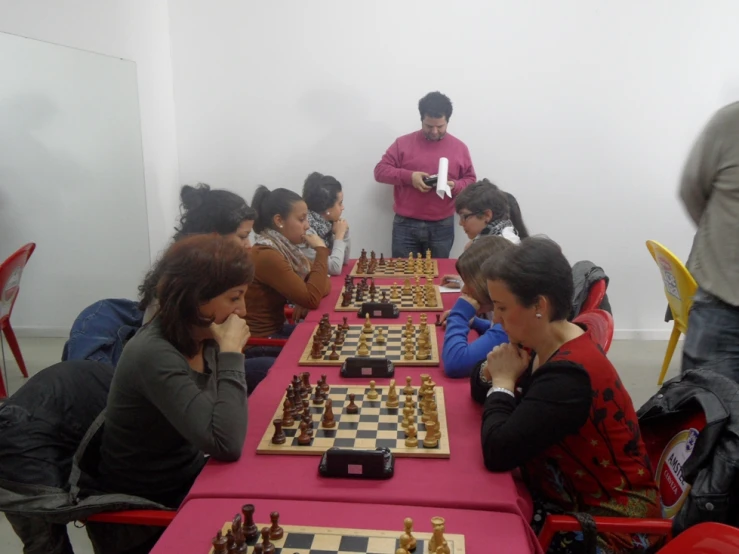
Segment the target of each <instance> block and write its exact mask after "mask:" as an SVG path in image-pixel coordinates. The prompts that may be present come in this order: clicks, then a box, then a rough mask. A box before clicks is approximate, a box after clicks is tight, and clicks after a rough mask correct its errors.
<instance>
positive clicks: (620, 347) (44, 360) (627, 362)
mask: <svg viewBox="0 0 739 554" xmlns="http://www.w3.org/2000/svg"><path fill="white" fill-rule="evenodd" d="M19 342H20V346H21V350H22V352H23V358H24V359H25V361H26V366H27V367H28V371H29V374H31V375H33V374H34V373H36V372H38V371H40V370H41V369H43V368H45V367H47V366H49V365H51V364H53V363H56V362H58V361H59V360H60V359H61V355H62V347H63V346H64V339H41V338H26V339H19ZM666 348H667V342H666V341H615V342H614V343H613V345H612V346H611V350H610V352H609V353H608V357H609V358H610V359H611V361H612V362H613V365H615V366H616V369H617V370H618V372H619V374H620V375H621V380H622V381H623V383H624V385H625V386H626V389H627V390H628V391H629V393H630V394H631V398H632V400H633V401H634V406H635V407H637V408H638V407H639V406H641V405H642V404H643V403H644V402H645V401H646V400H647V399H648V398H649V397H650V396H651V395H652V394H654V392H655V391H656V390H657V377H658V376H659V369H660V367H662V360H663V358H664V355H665V349H666ZM680 356H681V346H678V349H677V351H676V352H675V356H674V357H673V359H672V363H671V365H670V371H669V372H668V374H667V378H668V379H669V378H670V377H672V376H674V375H677V373H678V371H679V365H680ZM5 361H6V365H7V367H6V372H7V378H8V379H7V381H6V384H7V385H8V388H9V392H10V394H12V393H13V392H14V391H16V390H18V388H19V387H21V386H22V385H23V382H24V379H23V378H22V376H21V373H20V371H19V369H18V366H17V365H16V364H15V360H13V357H12V355H11V354H10V352H9V351H8V349H7V345H6V347H5ZM69 533H70V537H71V539H72V544H73V545H74V548H75V552H76V553H77V554H88V553H90V554H91V553H92V547H91V546H90V543H89V541H88V540H87V535H86V533H85V531H84V529H76V528H74V526H72V525H70V526H69ZM21 551H22V550H21V543H20V541H18V539H17V538H16V536H15V534H14V533H13V530H12V529H11V528H10V525H8V522H7V520H6V519H5V517H4V516H3V514H2V513H0V552H1V553H3V554H10V553H15V552H21Z"/></svg>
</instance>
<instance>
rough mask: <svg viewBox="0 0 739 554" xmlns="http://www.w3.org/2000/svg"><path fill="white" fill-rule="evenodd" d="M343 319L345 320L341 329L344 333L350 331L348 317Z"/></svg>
mask: <svg viewBox="0 0 739 554" xmlns="http://www.w3.org/2000/svg"><path fill="white" fill-rule="evenodd" d="M342 319H343V320H344V322H343V323H342V324H341V328H342V329H344V331H348V330H349V319H348V318H346V317H344V318H342Z"/></svg>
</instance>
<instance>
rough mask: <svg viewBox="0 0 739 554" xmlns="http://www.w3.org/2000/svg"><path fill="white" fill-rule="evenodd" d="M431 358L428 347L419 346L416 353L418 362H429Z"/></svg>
mask: <svg viewBox="0 0 739 554" xmlns="http://www.w3.org/2000/svg"><path fill="white" fill-rule="evenodd" d="M429 357H430V352H429V350H428V348H426V345H423V346H419V348H418V352H417V353H416V360H428V359H429Z"/></svg>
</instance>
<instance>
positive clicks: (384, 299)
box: [380, 290, 390, 304]
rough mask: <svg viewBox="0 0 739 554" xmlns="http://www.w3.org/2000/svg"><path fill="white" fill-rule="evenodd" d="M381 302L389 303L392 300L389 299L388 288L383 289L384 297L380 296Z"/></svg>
mask: <svg viewBox="0 0 739 554" xmlns="http://www.w3.org/2000/svg"><path fill="white" fill-rule="evenodd" d="M380 302H381V303H382V304H389V303H390V300H388V299H387V291H386V290H383V291H382V297H381V298H380Z"/></svg>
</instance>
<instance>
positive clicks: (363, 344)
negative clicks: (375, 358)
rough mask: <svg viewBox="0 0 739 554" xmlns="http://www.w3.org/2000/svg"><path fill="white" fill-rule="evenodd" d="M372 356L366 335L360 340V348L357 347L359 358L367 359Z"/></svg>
mask: <svg viewBox="0 0 739 554" xmlns="http://www.w3.org/2000/svg"><path fill="white" fill-rule="evenodd" d="M369 355H370V351H369V347H368V346H367V340H366V339H365V338H364V335H362V337H361V338H360V339H359V346H358V347H357V356H359V357H360V358H366V357H368V356H369Z"/></svg>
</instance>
